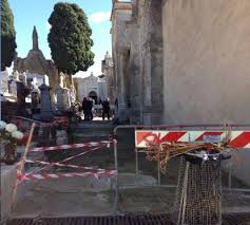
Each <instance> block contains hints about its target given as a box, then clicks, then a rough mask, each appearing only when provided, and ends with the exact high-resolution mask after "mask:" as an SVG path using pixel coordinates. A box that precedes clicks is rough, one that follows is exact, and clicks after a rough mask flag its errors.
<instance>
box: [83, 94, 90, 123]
mask: <svg viewBox="0 0 250 225" xmlns="http://www.w3.org/2000/svg"><path fill="white" fill-rule="evenodd" d="M82 110H83V114H84V120H85V121H88V120H89V119H88V102H87V98H86V97H84V98H83V100H82Z"/></svg>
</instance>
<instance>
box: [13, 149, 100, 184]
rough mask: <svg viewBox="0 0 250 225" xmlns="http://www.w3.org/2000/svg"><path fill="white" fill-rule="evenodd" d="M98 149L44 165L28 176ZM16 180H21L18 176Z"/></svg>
mask: <svg viewBox="0 0 250 225" xmlns="http://www.w3.org/2000/svg"><path fill="white" fill-rule="evenodd" d="M100 148H101V147H96V148H93V149H91V150H88V151H85V152H82V153H79V154H77V155H73V156H70V157H68V158H66V159H64V160H61V161H59V162H54V163H51V164H49V165H45V166H44V167H42V168H39V169H37V170H34V171H32V172H30V173H28V175H32V174H35V173H37V172H39V171H42V170H44V169H46V168H49V167H52V166H54V164H55V163H65V162H68V161H70V160H72V159H75V158H77V157H79V156H82V155H85V154H87V153H89V152H93V151H96V150H98V149H100ZM17 180H21V176H18V177H17Z"/></svg>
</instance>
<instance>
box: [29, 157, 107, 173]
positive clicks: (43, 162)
mask: <svg viewBox="0 0 250 225" xmlns="http://www.w3.org/2000/svg"><path fill="white" fill-rule="evenodd" d="M25 162H26V163H38V164H41V165H51V163H49V162H45V161H33V160H31V159H26V160H25ZM53 166H59V167H67V168H73V169H85V170H92V171H108V170H105V169H101V168H95V167H89V166H76V165H67V164H63V163H59V162H58V163H53Z"/></svg>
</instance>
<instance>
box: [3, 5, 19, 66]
mask: <svg viewBox="0 0 250 225" xmlns="http://www.w3.org/2000/svg"><path fill="white" fill-rule="evenodd" d="M16 47H17V46H16V32H15V28H14V16H13V13H12V11H11V8H10V6H9V2H8V0H2V1H1V71H3V70H5V68H6V67H9V66H11V63H12V61H13V59H14V56H15V52H16V50H15V49H16Z"/></svg>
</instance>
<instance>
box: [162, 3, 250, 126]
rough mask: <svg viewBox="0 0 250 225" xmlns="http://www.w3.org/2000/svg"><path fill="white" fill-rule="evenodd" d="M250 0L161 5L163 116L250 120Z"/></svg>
mask: <svg viewBox="0 0 250 225" xmlns="http://www.w3.org/2000/svg"><path fill="white" fill-rule="evenodd" d="M249 10H250V1H248V0H241V1H238V0H220V1H218V0H209V1H195V0H189V1H186V0H168V1H165V4H164V5H163V11H162V12H163V35H164V97H165V99H164V106H165V113H164V121H165V122H166V123H171V124H179V123H181V124H183V123H184V124H191V123H206V124H208V123H223V122H229V123H243V124H244V123H250V119H249V115H250V104H249V99H250V91H249V89H250V67H249V66H248V65H249V58H250V38H249V37H250V30H249V25H250V14H249Z"/></svg>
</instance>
